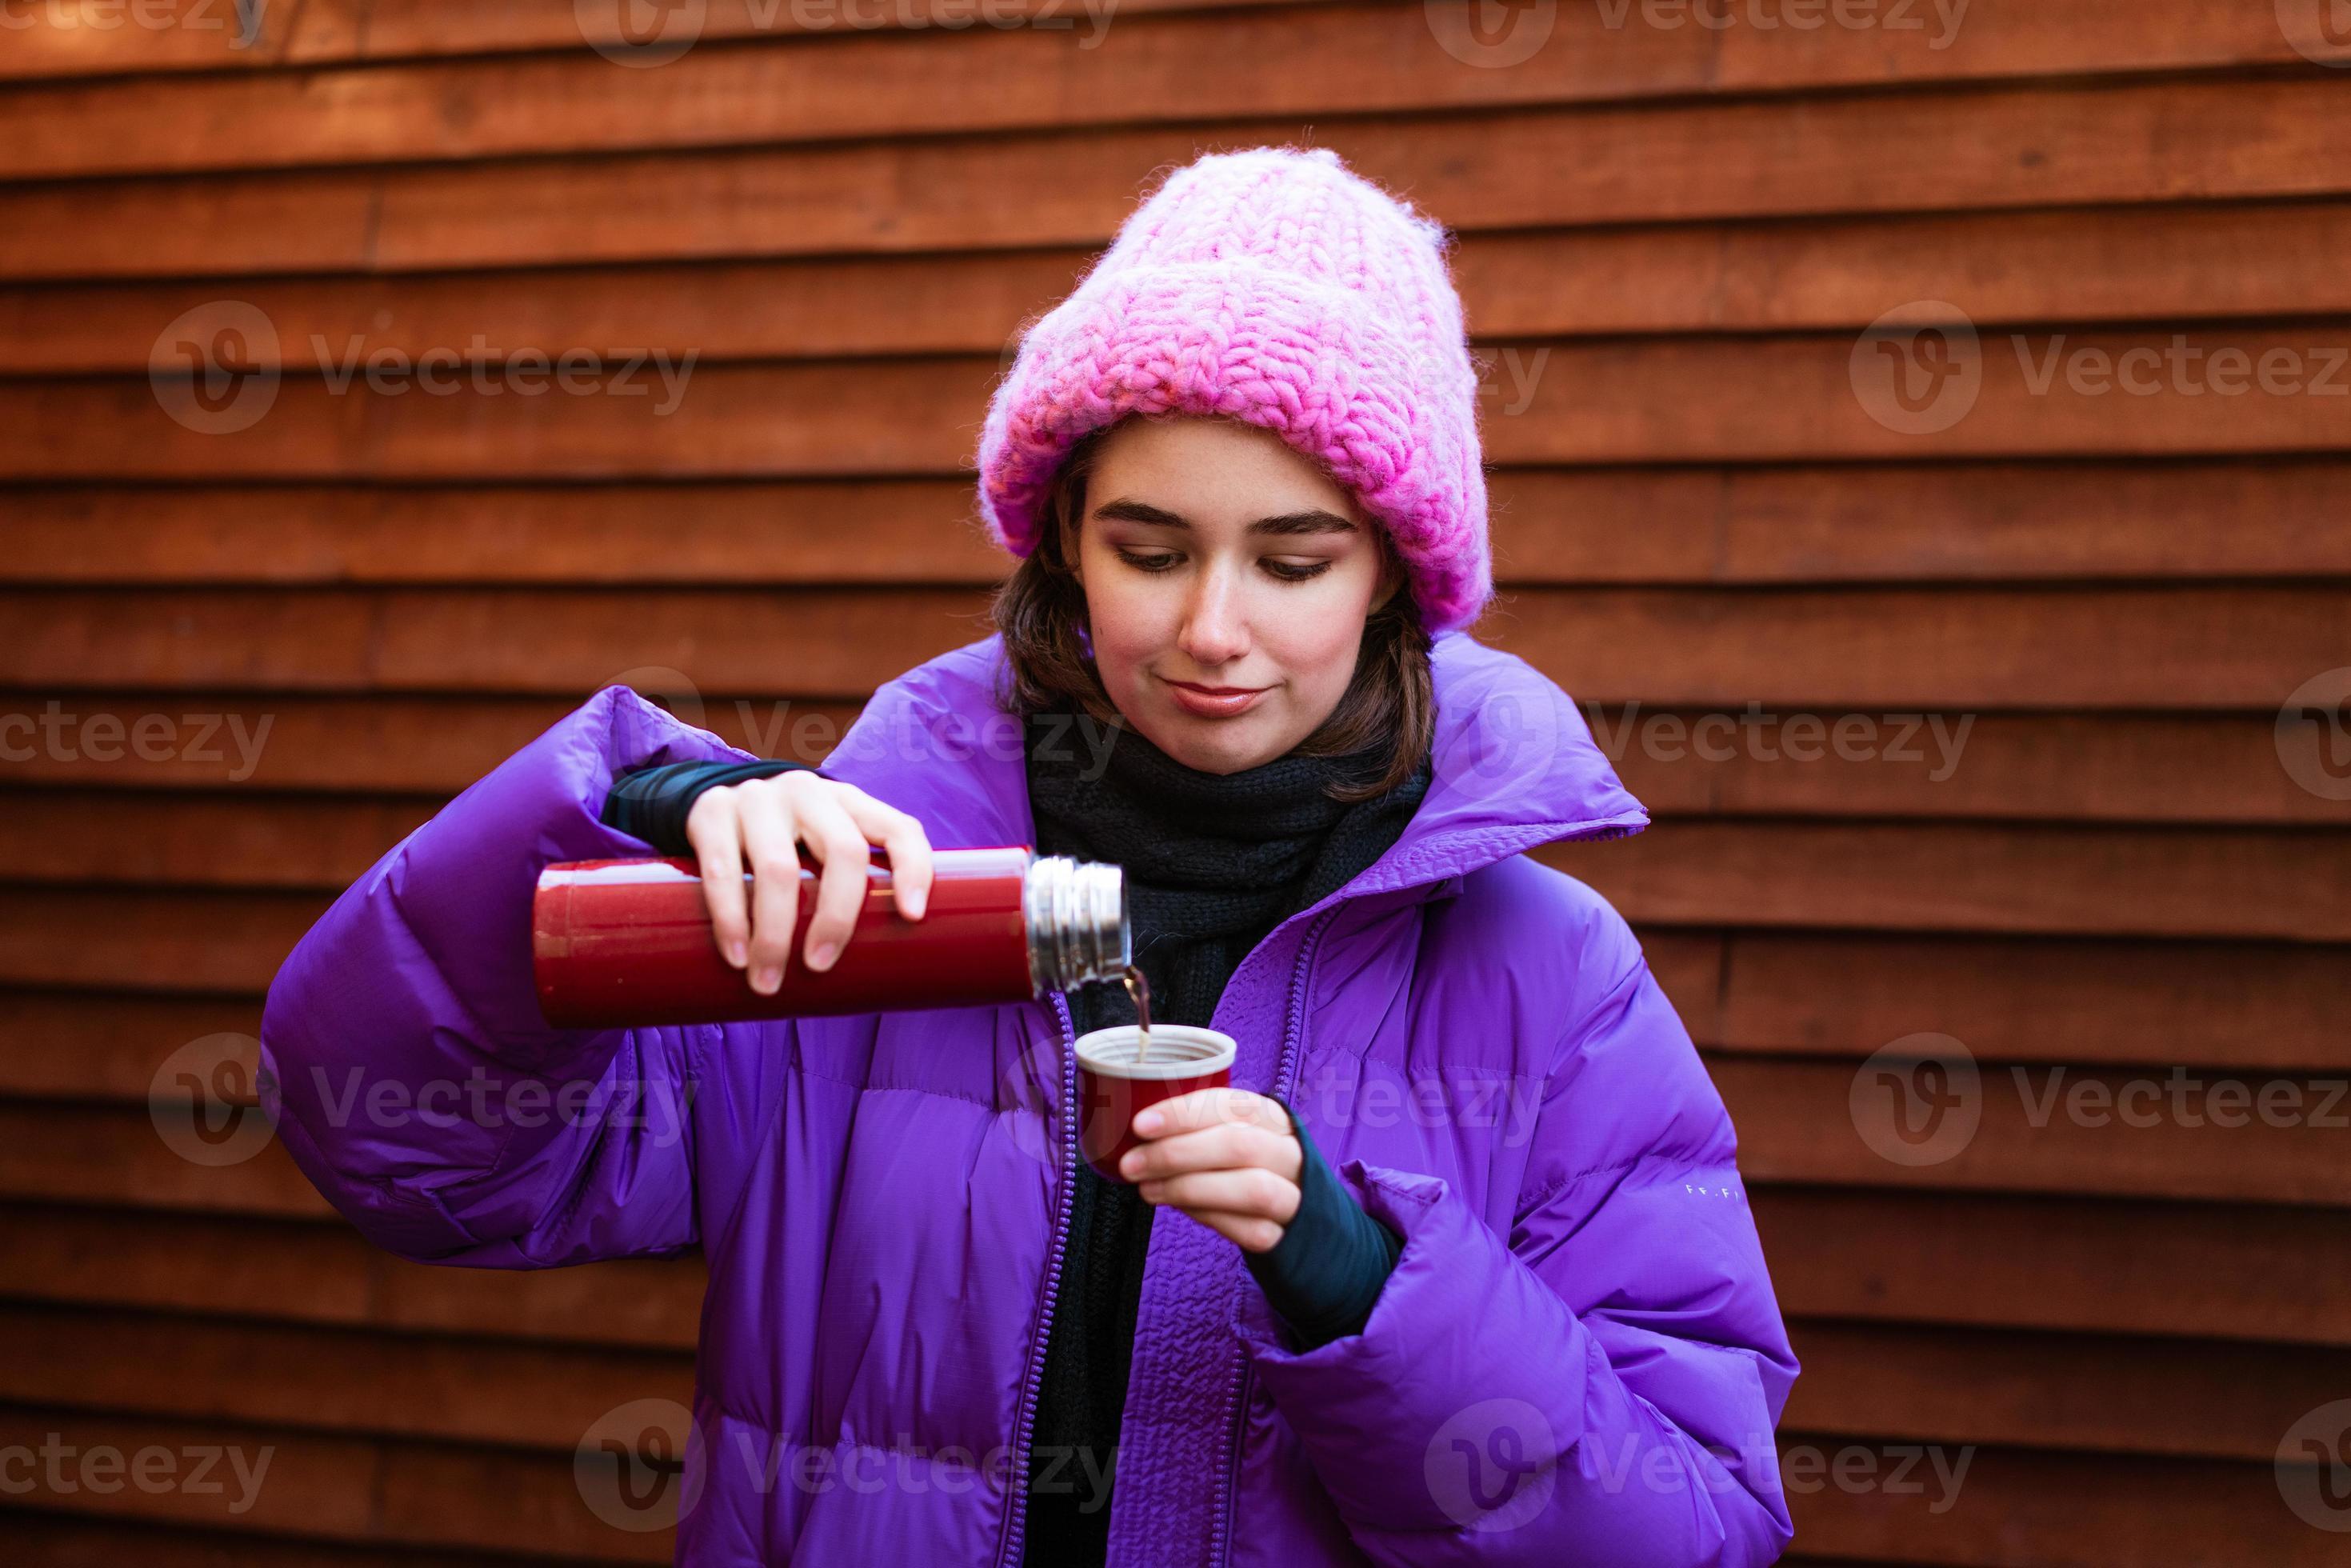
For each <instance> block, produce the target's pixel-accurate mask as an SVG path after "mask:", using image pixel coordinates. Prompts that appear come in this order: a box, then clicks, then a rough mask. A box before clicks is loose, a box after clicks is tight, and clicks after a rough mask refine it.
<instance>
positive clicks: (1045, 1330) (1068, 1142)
mask: <svg viewBox="0 0 2351 1568" xmlns="http://www.w3.org/2000/svg"><path fill="white" fill-rule="evenodd" d="M1053 1011H1054V1012H1055V1014H1056V1015H1057V1016H1058V1017H1059V1018H1060V1019H1061V1192H1060V1193H1059V1194H1058V1195H1057V1196H1056V1197H1054V1199H1053V1260H1052V1262H1051V1263H1050V1265H1048V1266H1047V1268H1046V1270H1045V1307H1044V1311H1043V1312H1041V1313H1040V1314H1039V1318H1038V1323H1037V1335H1036V1338H1035V1340H1034V1341H1033V1342H1032V1343H1030V1344H1029V1374H1028V1376H1027V1377H1026V1378H1024V1379H1023V1380H1022V1385H1021V1389H1020V1416H1019V1420H1018V1422H1017V1423H1016V1424H1015V1427H1014V1436H1013V1444H1012V1448H1013V1464H1012V1475H1013V1476H1014V1477H1015V1478H1017V1484H1018V1485H1019V1491H1018V1492H1017V1493H1015V1494H1014V1497H1013V1500H1012V1511H1011V1512H1010V1513H1009V1514H1008V1516H1007V1517H1006V1521H1005V1531H1004V1548H1003V1550H1002V1551H1001V1552H998V1554H997V1559H996V1562H997V1568H1019V1563H1020V1558H1021V1552H1022V1550H1023V1548H1024V1547H1025V1546H1026V1545H1027V1534H1028V1529H1029V1439H1030V1438H1031V1437H1032V1436H1033V1435H1034V1433H1035V1429H1036V1421H1037V1396H1038V1393H1039V1390H1040V1388H1041V1387H1042V1386H1043V1384H1044V1381H1045V1351H1046V1346H1047V1344H1048V1343H1049V1342H1050V1339H1051V1336H1052V1332H1053V1302H1054V1301H1055V1299H1056V1298H1057V1297H1059V1296H1060V1294H1061V1260H1062V1255H1063V1254H1064V1252H1066V1251H1067V1249H1068V1247H1069V1213H1070V1201H1071V1197H1073V1196H1074V1188H1075V1187H1076V1186H1077V1181H1078V1117H1077V1113H1076V1110H1075V1107H1076V1105H1077V1103H1078V1026H1077V1023H1076V1020H1075V1019H1072V1018H1071V1016H1070V1002H1069V998H1067V997H1065V996H1063V995H1062V994H1061V992H1059V991H1055V992H1054V993H1053Z"/></svg>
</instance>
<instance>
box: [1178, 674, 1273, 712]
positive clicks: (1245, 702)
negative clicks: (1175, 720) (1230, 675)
mask: <svg viewBox="0 0 2351 1568" xmlns="http://www.w3.org/2000/svg"><path fill="white" fill-rule="evenodd" d="M1167 689H1168V691H1169V692H1171V693H1173V694H1174V695H1175V701H1176V704H1177V706H1180V707H1182V708H1183V709H1184V711H1185V712H1186V713H1195V714H1198V715H1199V716H1201V717H1202V718H1230V717H1231V716H1233V715H1235V714H1238V713H1247V712H1248V711H1249V709H1250V708H1252V707H1255V706H1257V701H1258V699H1259V697H1261V696H1263V695H1265V694H1266V693H1268V692H1270V691H1271V690H1272V689H1273V688H1272V687H1271V686H1259V687H1258V688H1256V689H1255V690H1251V689H1249V687H1246V686H1200V685H1192V684H1191V683H1189V682H1187V681H1169V682H1168V683H1167Z"/></svg>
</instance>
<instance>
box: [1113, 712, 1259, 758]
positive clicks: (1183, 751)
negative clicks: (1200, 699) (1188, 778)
mask: <svg viewBox="0 0 2351 1568" xmlns="http://www.w3.org/2000/svg"><path fill="white" fill-rule="evenodd" d="M1257 719H1258V716H1257V715H1255V714H1242V715H1240V716H1237V717H1233V718H1222V719H1219V718H1201V717H1199V716H1196V715H1194V714H1189V713H1185V712H1182V711H1180V710H1178V711H1174V712H1169V713H1165V714H1161V715H1157V716H1155V722H1154V724H1153V725H1152V727H1150V728H1149V729H1146V730H1144V738H1145V739H1147V740H1149V741H1150V742H1151V744H1152V745H1154V746H1155V747H1158V748H1159V749H1160V750H1162V751H1164V752H1165V753H1166V754H1167V755H1168V756H1170V757H1172V758H1175V760H1176V761H1178V762H1180V763H1182V764H1183V765H1184V766H1185V767H1186V768H1194V769H1196V770H1197V771H1199V772H1202V773H1238V772H1240V771H1242V770H1243V769H1245V768H1255V767H1256V766H1258V764H1259V763H1261V762H1270V761H1272V760H1273V759H1274V758H1277V757H1280V755H1281V754H1282V753H1283V752H1284V751H1287V750H1288V749H1289V747H1287V746H1285V745H1283V744H1282V743H1281V738H1280V736H1278V735H1276V734H1275V733H1274V732H1273V729H1272V727H1270V726H1269V725H1266V724H1263V723H1259V722H1257Z"/></svg>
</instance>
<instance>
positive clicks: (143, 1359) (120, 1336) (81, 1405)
mask: <svg viewBox="0 0 2351 1568" xmlns="http://www.w3.org/2000/svg"><path fill="white" fill-rule="evenodd" d="M0 1325H5V1332H6V1333H8V1334H9V1335H10V1336H11V1343H15V1344H16V1345H18V1346H20V1347H21V1349H22V1352H23V1354H20V1355H17V1356H14V1357H11V1358H10V1364H9V1365H7V1366H6V1367H5V1368H0V1399H5V1400H6V1401H8V1402H9V1403H13V1404H23V1405H61V1406H72V1407H74V1408H76V1409H78V1410H89V1411H104V1412H112V1413H117V1414H125V1415H143V1416H173V1417H180V1418H184V1419H190V1420H207V1421H230V1422H236V1423H240V1424H253V1425H260V1426H272V1427H294V1428H298V1429H302V1430H308V1431H320V1432H332V1433H345V1434H354V1435H365V1436H371V1437H405V1438H411V1439H438V1440H442V1441H447V1442H460V1443H496V1444H502V1445H510V1446H514V1447H517V1448H546V1449H551V1450H556V1451H559V1452H563V1453H569V1452H570V1451H571V1450H572V1448H574V1447H575V1446H577V1445H578V1443H579V1442H580V1437H581V1436H582V1434H584V1433H586V1432H587V1431H588V1429H589V1428H590V1427H592V1426H594V1425H595V1423H596V1422H597V1420H598V1419H599V1418H601V1416H604V1414H605V1413H606V1412H608V1411H610V1410H611V1409H613V1408H614V1407H615V1406H621V1405H624V1404H627V1403H628V1402H629V1401H630V1400H632V1399H672V1400H675V1401H677V1402H678V1403H680V1404H684V1403H686V1402H687V1401H688V1400H690V1399H691V1398H692V1397H693V1391H694V1359H693V1357H692V1356H691V1355H690V1354H687V1353H685V1352H684V1351H660V1352H656V1351H647V1350H620V1349H611V1348H601V1347H600V1348H595V1349H589V1348H584V1347H580V1346H551V1345H539V1344H532V1343H517V1342H515V1341H512V1340H507V1341H497V1342H492V1341H486V1340H462V1339H447V1338H442V1337H440V1336H425V1335H414V1334H405V1335H391V1334H384V1333H366V1332H356V1331H353V1330H350V1329H341V1328H325V1327H307V1326H293V1325H288V1324H286V1323H267V1324H263V1323H257V1322H199V1321H192V1320H190V1319H188V1318H184V1317H180V1316H176V1315H172V1314H166V1313H146V1312H92V1311H89V1309H86V1308H74V1309H70V1310H66V1309H59V1308H54V1307H50V1308H44V1307H31V1306H15V1307H0ZM165 1365H168V1366H169V1367H171V1369H172V1375H171V1377H170V1378H169V1379H168V1380H161V1381H159V1380H158V1379H157V1377H156V1376H155V1373H154V1369H155V1368H156V1367H158V1366H165ZM260 1366H266V1367H267V1368H268V1369H269V1374H268V1375H267V1376H266V1377H256V1376H255V1375H254V1369H255V1368H256V1367H260Z"/></svg>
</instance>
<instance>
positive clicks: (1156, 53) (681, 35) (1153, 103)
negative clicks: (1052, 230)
mask: <svg viewBox="0 0 2351 1568" xmlns="http://www.w3.org/2000/svg"><path fill="white" fill-rule="evenodd" d="M516 9H520V10H528V9H529V8H528V7H517V8H516ZM552 9H553V8H552V7H549V8H547V10H548V13H549V14H546V15H543V16H541V17H539V18H538V20H539V21H540V22H541V25H542V26H544V25H546V24H548V23H553V22H556V21H557V18H556V17H555V16H553V15H552V14H551V13H552ZM1020 9H1021V8H1017V7H1016V8H1014V9H1013V12H1012V16H1018V15H1019V10H1020ZM1119 9H1120V12H1121V13H1122V16H1123V19H1124V20H1125V24H1126V25H1125V26H1123V27H1122V28H1119V29H1117V31H1116V35H1115V37H1114V38H1113V36H1112V29H1111V26H1110V18H1109V17H1107V16H1099V17H1097V16H1091V15H1089V16H1078V15H1075V14H1074V13H1072V12H1070V11H1062V12H1061V13H1059V14H1058V16H1057V17H1056V18H1055V19H1056V20H1057V21H1058V23H1059V25H1058V26H1045V25H1041V24H1040V25H1033V26H1016V25H1012V21H1011V16H1006V14H1005V13H1004V12H1002V11H995V12H991V13H989V20H990V26H989V27H987V28H980V29H973V28H970V27H968V26H966V27H960V28H952V29H951V28H947V27H930V28H924V27H919V26H914V27H908V26H899V27H872V26H864V27H858V28H855V29H853V30H852V29H848V28H842V27H839V26H836V27H835V28H834V29H832V36H822V35H821V34H820V33H819V32H817V30H816V29H813V28H811V29H810V33H809V34H805V35H802V36H800V37H793V36H792V35H793V33H794V31H795V29H794V28H793V27H792V26H791V24H790V22H789V20H788V18H790V17H791V15H792V14H791V13H790V12H789V11H779V12H777V13H773V14H772V16H773V20H772V22H771V23H770V24H769V25H768V26H765V27H761V28H759V31H760V32H762V33H766V34H768V35H769V36H770V37H771V40H772V47H758V48H728V47H687V48H686V49H685V51H684V53H682V54H680V55H678V57H676V58H675V59H674V60H671V61H669V62H667V63H666V65H665V66H664V68H662V69H657V70H638V71H632V72H629V73H628V74H626V75H622V74H620V73H616V72H615V71H613V69H612V68H611V64H610V63H608V62H607V61H605V60H603V59H600V58H598V57H596V56H594V55H592V54H590V53H589V52H588V51H586V50H584V49H580V48H579V47H578V46H579V44H580V42H581V41H582V34H583V32H584V31H585V27H586V26H587V23H586V21H585V18H586V17H587V16H590V15H591V14H590V13H580V16H579V17H578V18H563V20H564V21H567V22H569V26H559V27H558V28H557V29H556V30H555V31H553V33H552V36H550V37H545V38H544V39H543V42H544V43H546V44H548V45H551V46H553V47H555V48H557V49H559V50H561V51H562V52H560V53H555V54H549V55H546V56H542V57H536V58H527V59H520V60H513V59H500V58H496V57H489V58H478V59H471V60H465V61H455V62H453V61H446V60H436V61H432V62H428V63H419V64H414V65H402V66H379V67H373V68H365V69H340V70H338V69H332V68H320V69H314V70H309V71H304V72H301V73H298V74H297V73H291V72H283V71H278V72H267V73H263V72H254V71H247V72H243V73H237V74H231V75H225V76H220V77H214V78H203V79H179V80H172V79H168V78H165V79H136V78H133V79H129V80H120V81H113V82H107V83H101V84H96V85H88V86H84V85H74V86H58V87H48V88H38V87H28V88H21V89H18V90H17V91H16V93H14V94H12V95H11V99H13V101H5V100H0V136H5V138H6V139H7V140H8V141H11V142H12V143H14V144H16V145H18V146H20V147H21V148H22V155H21V159H20V162H18V163H17V164H16V166H15V167H14V168H13V169H12V172H16V173H17V174H19V175H20V176H21V177H24V178H55V177H60V176H76V175H83V176H87V175H98V174H122V173H131V172H163V171H179V170H194V169H235V168H250V167H256V166H259V167H267V166H273V165H278V164H285V163H299V164H339V163H352V162H418V161H440V160H463V159H477V158H486V157H498V156H512V155H517V154H528V153H558V152H574V151H580V150H586V149H597V150H622V149H629V150H642V149H647V148H683V147H715V146H731V145H743V144H756V143H766V142H790V141H832V140H836V139H841V138H846V137H853V136H881V135H906V134H920V133H931V134H942V133H949V132H957V131H1001V130H1009V129H1019V128H1029V127H1038V126H1052V127H1059V128H1075V127H1079V126H1084V125H1087V124H1090V123H1092V122H1094V121H1096V120H1099V119H1100V118H1101V117H1102V108H1101V105H1102V102H1103V101H1104V100H1105V99H1109V100H1113V101H1115V102H1116V103H1117V104H1118V106H1119V113H1118V118H1119V119H1121V120H1125V121H1129V122H1136V121H1170V120H1204V119H1214V118H1219V117H1237V116H1243V115H1252V114H1256V115H1262V114H1267V113H1281V114H1293V115H1300V116H1310V117H1311V116H1322V115H1331V114H1345V113H1350V112H1370V111H1384V112H1400V111H1410V110H1429V109H1435V108H1440V107H1443V108H1464V107H1471V106H1480V105H1496V104H1538V103H1558V102H1575V101H1597V100H1622V99H1642V98H1649V97H1657V96H1667V95H1671V96H1680V95H1684V94H1687V93H1692V92H1700V91H1707V90H1729V91H1754V90H1758V89H1771V90H1789V89H1803V88H1809V87H1822V86H1834V85H1839V84H1849V83H1862V82H1867V83H1876V82H1924V81H1947V80H1954V79H1968V78H1994V77H2006V76H2016V75H2026V76H2043V75H2058V74H2071V73H2074V72H2085V71H2095V70H2101V69H2104V70H2116V71H2124V70H2145V69H2148V68H2158V69H2182V68H2210V67H2214V66H2230V65H2239V64H2247V63H2257V62H2260V63H2266V62H2282V61H2288V60H2293V59H2294V58H2295V56H2294V50H2293V46H2292V45H2291V43H2290V42H2289V41H2288V39H2287V37H2286V36H2285V34H2284V32H2283V29H2282V28H2280V27H2279V26H2276V25H2275V24H2274V23H2271V22H2270V21H2269V19H2268V18H2265V17H2261V16H2251V15H2246V14H2243V13H2242V12H2241V11H2236V12H2232V11H2231V10H2230V9H2229V8H2226V7H2222V8H2219V10H2218V11H2217V12H2214V11H2205V12H2203V13H2202V14H2200V15H2199V14H2197V13H2196V12H2195V11H2193V10H2192V9H2190V8H2188V7H2180V8H2179V9H2178V10H2176V11H2174V12H2172V13H2171V14H2170V15H2169V16H2167V17H2166V18H2165V21H2166V23H2167V25H2165V26H2154V27H2150V26H2147V18H2146V16H2144V15H2143V12H2144V10H2145V8H2144V7H2141V8H2140V12H2141V13H2142V14H2137V15H2135V14H2133V13H2132V12H2131V11H2130V10H2128V9H2126V7H2125V6H2124V5H2120V4H2117V3H2116V0H2070V3H2058V4H2052V3H2051V0H2040V3H2039V4H2037V5H2036V4H2033V3H2032V0H1975V3H1974V4H1973V5H1970V7H1969V8H1968V9H1967V11H1966V12H1965V13H1963V14H1961V15H1959V16H1949V15H1947V16H1943V17H1941V18H1939V19H1938V20H1936V21H1935V22H1934V23H1933V24H1932V25H1931V26H1919V27H1915V28H1912V27H1907V26H1904V25H1903V18H1901V17H1899V16H1895V17H1893V18H1892V25H1891V26H1869V27H1855V26H1834V27H1823V26H1815V27H1813V28H1810V29H1804V28H1799V27H1796V26H1775V27H1764V26H1739V27H1736V28H1721V29H1716V30H1715V31H1719V32H1720V33H1722V34H1723V36H1722V37H1719V38H1718V37H1714V36H1712V33H1710V32H1709V30H1708V28H1706V27H1704V26H1699V25H1698V23H1697V22H1696V21H1695V19H1693V18H1691V17H1690V16H1688V15H1687V13H1682V14H1680V19H1679V23H1678V25H1676V26H1661V25H1658V23H1657V22H1656V21H1655V20H1652V19H1650V18H1651V16H1652V13H1651V12H1648V11H1632V12H1613V13H1612V11H1611V10H1610V8H1608V7H1604V6H1594V5H1568V6H1564V7H1561V8H1560V9H1559V10H1558V11H1557V12H1556V13H1555V14H1553V15H1552V16H1551V17H1550V19H1549V22H1548V25H1547V33H1546V36H1545V37H1544V39H1543V42H1542V46H1541V47H1539V48H1537V49H1535V50H1533V51H1531V53H1528V54H1527V55H1526V57H1524V58H1522V59H1503V58H1502V57H1501V50H1500V48H1499V47H1495V48H1494V49H1493V50H1491V51H1490V52H1489V51H1486V50H1481V49H1480V47H1479V44H1480V39H1479V37H1477V36H1475V35H1474V34H1473V32H1472V26H1473V19H1472V17H1471V16H1469V15H1468V7H1467V6H1466V5H1464V4H1462V3H1461V0H1438V3H1437V4H1435V5H1429V6H1426V7H1413V6H1404V5H1348V6H1327V5H1312V6H1307V5H1285V6H1280V7H1275V8H1266V9H1257V8H1250V9H1239V8H1230V9H1218V10H1214V11H1200V10H1197V9H1195V8H1191V7H1186V8H1185V9H1183V10H1176V11H1173V12H1171V11H1169V10H1168V9H1167V8H1166V7H1164V6H1163V7H1152V8H1148V9H1146V8H1144V7H1137V8H1136V9H1135V11H1134V12H1129V11H1128V9H1127V7H1125V6H1123V5H1122V6H1121V7H1120V8H1119ZM1150 10H1157V11H1158V12H1159V13H1160V14H1158V15H1156V16H1154V15H1151V14H1149V11H1150ZM1187 13H1188V14H1187ZM1656 15H1657V16H1664V15H1665V13H1663V12H1659V13H1656ZM756 16H757V14H756V13H753V14H751V15H747V16H743V17H741V18H740V20H742V21H746V22H749V21H754V19H755V17H756ZM1000 16H1001V17H1004V18H1005V19H1004V20H998V17H1000ZM811 19H813V16H811ZM1916 19H1917V20H1920V21H1924V20H1926V18H1925V17H1924V16H1918V17H1917V18H1916ZM713 20H715V18H713ZM1873 20H1876V18H1873ZM2265 24H2266V25H2265ZM669 26H674V28H675V31H674V33H672V34H671V36H672V37H674V38H676V39H677V40H679V41H681V42H682V43H683V42H688V41H690V42H691V43H694V44H699V43H700V42H702V41H703V40H710V41H712V42H713V43H716V42H717V41H718V40H720V39H721V38H723V37H725V29H724V27H723V26H721V27H720V28H716V29H714V28H713V27H712V26H710V25H709V22H708V21H705V23H704V24H703V25H702V26H700V27H699V28H698V29H697V28H694V27H693V25H692V24H691V23H690V22H686V21H684V20H683V19H681V20H680V21H678V22H676V23H674V24H670V25H669ZM669 26H665V28H664V31H668V30H669ZM371 31H372V28H371ZM844 33H845V34H846V35H847V36H841V35H842V34H844ZM1906 35H1907V36H1906ZM370 43H371V45H372V40H370ZM1105 43H1114V45H1115V47H1112V48H1107V49H1104V48H1102V47H1100V46H1102V45H1103V44H1105ZM1073 46H1074V47H1073ZM433 52H434V53H447V52H450V51H448V50H447V49H446V47H445V46H444V47H442V48H439V49H435V50H434V51H433ZM1515 52H1516V51H1512V53H1515ZM1465 57H1466V58H1465ZM1489 57H1490V58H1492V59H1493V60H1494V63H1497V64H1507V65H1509V66H1510V68H1509V69H1486V70H1463V69H1461V68H1460V67H1461V66H1462V65H1463V64H1479V63H1483V62H1485V61H1486V60H1488V59H1489ZM1301 58H1310V59H1311V60H1312V61H1313V62H1314V68H1313V69H1312V70H1310V71H1301V70H1299V69H1297V68H1296V65H1295V62H1296V61H1298V60H1299V59H1301ZM188 123H201V124H204V125H205V126H206V127H207V131H208V134H207V135H206V136H205V137H204V138H201V139H193V138H179V139H174V138H172V137H171V136H170V135H169V134H168V133H167V131H166V130H165V128H166V127H169V126H172V125H177V124H188ZM66 124H75V125H78V126H80V127H81V128H82V131H83V133H82V134H81V135H80V136H78V137H71V136H68V135H67V134H66V133H64V132H63V131H62V130H60V129H59V128H60V127H61V126H63V125H66Z"/></svg>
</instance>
